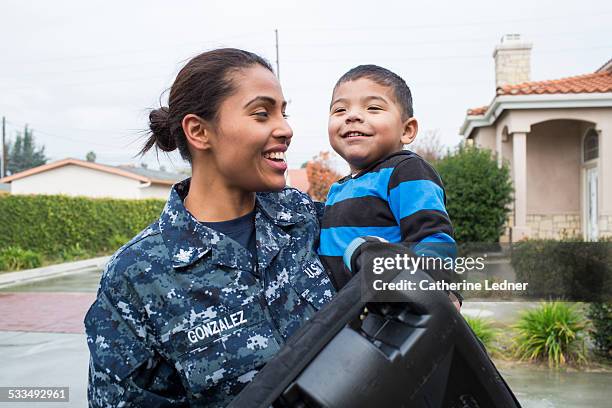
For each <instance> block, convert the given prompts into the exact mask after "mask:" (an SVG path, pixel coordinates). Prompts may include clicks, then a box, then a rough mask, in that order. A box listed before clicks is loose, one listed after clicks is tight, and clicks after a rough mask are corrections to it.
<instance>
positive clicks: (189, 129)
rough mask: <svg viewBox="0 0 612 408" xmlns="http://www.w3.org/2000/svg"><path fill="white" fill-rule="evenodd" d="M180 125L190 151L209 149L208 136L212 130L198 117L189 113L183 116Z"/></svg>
mask: <svg viewBox="0 0 612 408" xmlns="http://www.w3.org/2000/svg"><path fill="white" fill-rule="evenodd" d="M181 125H182V127H183V133H185V138H186V139H187V143H189V146H190V147H191V148H192V149H195V150H201V151H203V150H208V149H210V134H211V131H212V128H211V127H210V125H209V124H208V123H207V122H206V121H205V120H203V119H202V118H200V117H199V116H198V115H194V114H193V113H190V114H188V115H185V117H184V118H183V121H182V122H181Z"/></svg>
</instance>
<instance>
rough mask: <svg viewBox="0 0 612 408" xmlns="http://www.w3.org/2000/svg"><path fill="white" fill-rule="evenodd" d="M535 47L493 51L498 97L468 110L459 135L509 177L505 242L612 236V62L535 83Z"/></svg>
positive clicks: (509, 42) (515, 38)
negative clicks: (510, 195) (511, 196)
mask: <svg viewBox="0 0 612 408" xmlns="http://www.w3.org/2000/svg"><path fill="white" fill-rule="evenodd" d="M530 53H531V44H529V43H526V42H524V41H522V39H521V37H520V35H506V36H504V38H503V39H502V41H501V43H500V44H499V45H498V46H497V47H496V48H495V51H494V53H493V57H494V59H495V80H496V94H495V97H494V98H493V100H492V101H491V103H489V104H488V105H487V106H483V107H480V108H475V109H469V110H468V112H467V116H466V118H465V121H464V122H463V125H462V126H461V130H460V132H461V134H462V135H463V136H464V138H465V139H466V140H467V141H468V143H473V144H474V145H476V146H479V147H483V148H488V149H491V150H492V151H493V152H494V153H495V154H496V157H497V160H498V164H499V165H500V166H501V165H502V161H504V162H507V163H508V164H509V166H510V169H511V174H512V180H513V182H514V188H515V194H514V205H513V209H512V216H511V218H510V220H509V228H508V231H507V234H506V236H505V239H510V240H513V241H516V240H520V239H522V238H525V237H531V238H560V237H563V236H580V237H583V238H584V239H586V240H597V239H598V238H599V237H602V236H611V235H612V60H610V61H608V62H607V63H606V64H604V65H603V66H602V67H601V68H599V69H598V70H597V71H595V72H593V73H590V74H586V75H580V76H573V77H568V78H562V79H557V80H548V81H537V82H533V81H530Z"/></svg>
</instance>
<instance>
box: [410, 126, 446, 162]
mask: <svg viewBox="0 0 612 408" xmlns="http://www.w3.org/2000/svg"><path fill="white" fill-rule="evenodd" d="M409 148H410V150H412V151H413V152H415V153H416V154H418V155H419V156H421V157H422V158H424V159H425V160H427V161H428V162H429V163H434V162H436V161H438V160H440V159H441V158H442V157H443V156H444V146H442V144H441V143H440V131H439V130H438V129H434V130H427V131H425V132H423V135H420V136H417V138H416V140H415V141H414V142H413V143H412V144H411V145H410V146H409Z"/></svg>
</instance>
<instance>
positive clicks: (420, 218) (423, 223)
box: [319, 151, 455, 284]
mask: <svg viewBox="0 0 612 408" xmlns="http://www.w3.org/2000/svg"><path fill="white" fill-rule="evenodd" d="M445 204H446V194H445V192H444V187H443V185H442V181H441V180H440V176H439V175H438V173H437V172H436V171H435V170H434V168H433V167H432V166H431V165H430V164H429V163H427V162H426V161H425V160H423V159H422V158H421V157H420V156H419V155H417V154H415V153H413V152H410V151H402V152H397V153H394V154H392V155H390V156H388V157H386V158H385V159H383V160H381V161H379V162H377V163H374V164H373V165H372V166H370V167H369V168H367V169H365V170H362V171H361V172H359V173H358V174H357V175H355V176H353V177H351V176H347V177H345V178H343V179H341V180H340V181H338V182H336V183H334V184H333V185H332V187H331V188H330V190H329V193H328V196H327V202H326V203H325V212H324V215H323V218H322V221H321V240H320V247H319V255H320V256H321V259H322V260H323V262H324V263H325V264H326V266H327V267H328V268H329V270H330V271H334V272H336V271H339V270H342V269H343V263H342V255H343V254H344V250H345V249H346V247H347V246H348V244H349V243H350V242H351V241H352V240H353V239H354V238H357V237H362V236H367V235H370V236H377V237H381V238H384V239H386V240H387V241H389V242H392V243H398V242H405V243H410V244H412V245H411V248H412V249H413V251H414V252H415V253H417V254H425V253H426V252H428V251H431V248H433V247H435V246H429V247H427V245H425V244H426V243H438V242H439V243H447V244H449V243H450V244H454V242H455V241H454V240H453V238H452V236H453V228H452V225H451V222H450V219H449V217H448V214H447V212H446V206H445ZM419 243H421V245H419ZM426 247H427V248H426ZM446 247H447V248H448V245H447V246H446ZM429 255H436V254H429ZM346 278H350V277H348V276H347V277H346ZM339 283H340V282H336V284H339Z"/></svg>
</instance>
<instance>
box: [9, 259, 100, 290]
mask: <svg viewBox="0 0 612 408" xmlns="http://www.w3.org/2000/svg"><path fill="white" fill-rule="evenodd" d="M109 259H110V256H101V257H99V258H92V259H85V260H83V261H75V262H65V263H62V264H57V265H49V266H44V267H42V268H36V269H26V270H23V271H17V272H5V273H0V289H1V288H5V287H7V286H12V285H16V284H20V283H25V282H33V281H37V280H43V279H48V278H52V277H57V276H62V275H70V274H73V273H80V272H88V271H93V270H99V269H103V268H104V266H105V265H106V263H107V262H108V260H109Z"/></svg>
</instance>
